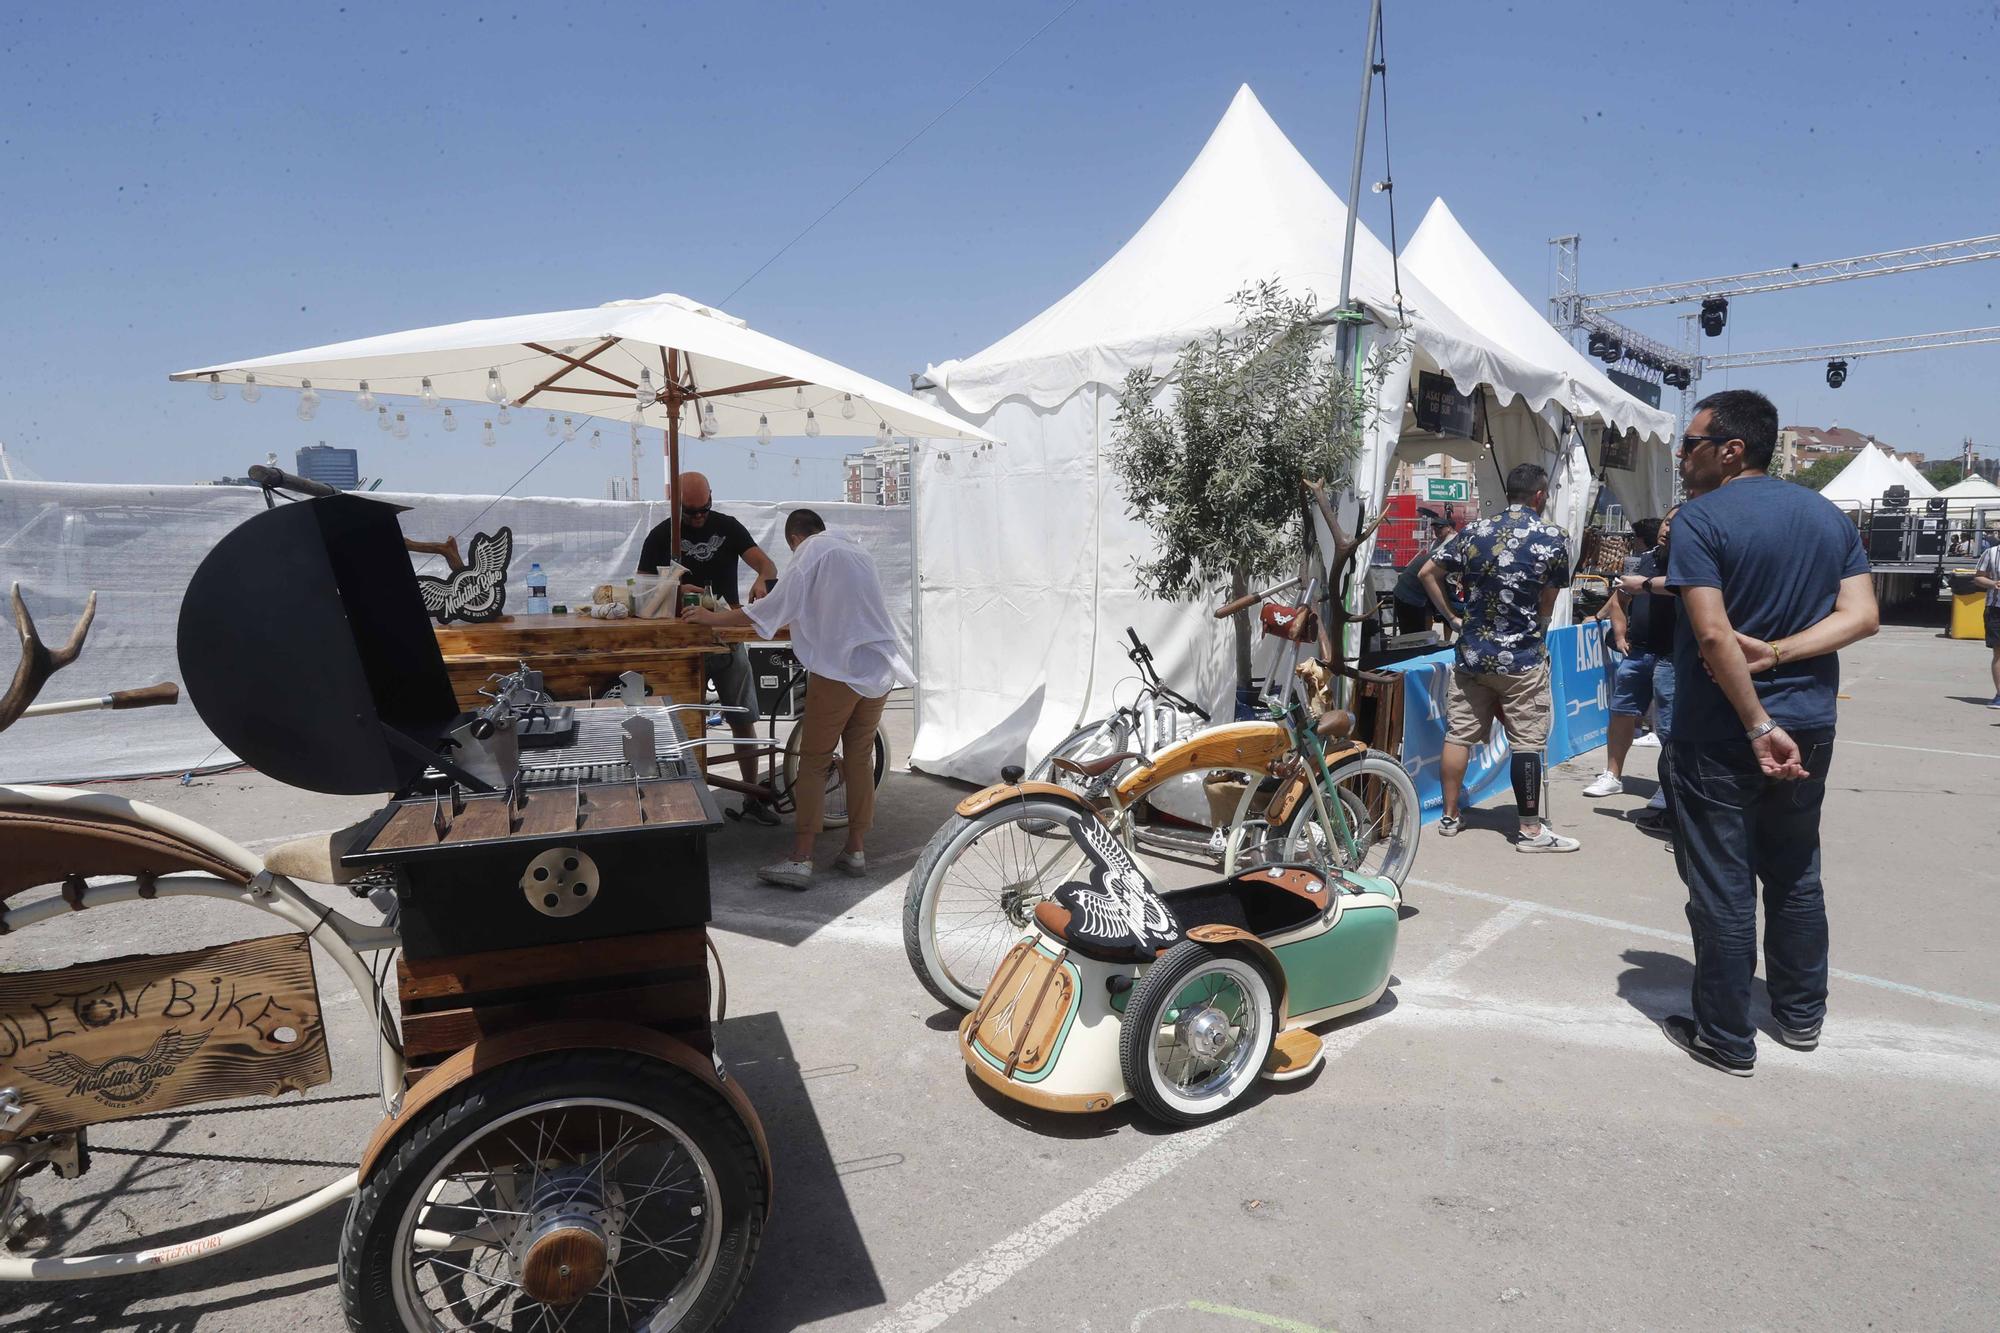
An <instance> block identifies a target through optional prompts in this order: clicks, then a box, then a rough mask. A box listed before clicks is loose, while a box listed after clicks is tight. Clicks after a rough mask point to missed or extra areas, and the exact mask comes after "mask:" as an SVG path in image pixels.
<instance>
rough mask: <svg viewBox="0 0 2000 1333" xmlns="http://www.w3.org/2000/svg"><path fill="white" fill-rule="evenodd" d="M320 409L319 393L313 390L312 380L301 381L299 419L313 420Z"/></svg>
mask: <svg viewBox="0 0 2000 1333" xmlns="http://www.w3.org/2000/svg"><path fill="white" fill-rule="evenodd" d="M318 411H319V395H318V394H317V393H315V392H313V382H312V381H311V380H300V381H299V420H300V421H311V420H312V419H313V416H314V414H315V413H317V412H318Z"/></svg>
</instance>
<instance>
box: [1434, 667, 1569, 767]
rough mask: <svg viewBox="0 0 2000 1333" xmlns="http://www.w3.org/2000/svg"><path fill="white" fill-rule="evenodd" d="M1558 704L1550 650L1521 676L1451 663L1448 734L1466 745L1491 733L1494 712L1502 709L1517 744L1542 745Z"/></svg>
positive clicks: (1510, 739) (1446, 703)
mask: <svg viewBox="0 0 2000 1333" xmlns="http://www.w3.org/2000/svg"><path fill="white" fill-rule="evenodd" d="M1554 709H1555V705H1554V699H1553V697H1552V696H1551V694H1550V691H1549V659H1548V657H1547V656H1546V655H1544V656H1543V658H1542V660H1541V663H1540V664H1539V665H1537V666H1536V667H1535V669H1534V670H1532V671H1529V672H1527V673H1526V674H1524V675H1519V676H1503V675H1501V674H1499V673H1497V672H1484V671H1467V670H1465V669H1463V668H1461V667H1453V668H1452V669H1451V685H1450V687H1449V688H1448V689H1447V690H1446V691H1445V696H1444V719H1445V733H1444V735H1445V739H1446V740H1448V741H1451V742H1453V743H1454V744H1457V745H1466V746H1472V745H1478V744H1480V743H1482V742H1483V741H1485V739H1486V738H1487V736H1488V735H1490V734H1491V733H1492V731H1493V715H1494V713H1495V712H1498V713H1499V715H1500V725H1501V726H1502V727H1503V728H1504V729H1505V730H1506V732H1507V740H1508V742H1509V743H1510V744H1511V745H1513V747H1514V748H1515V749H1516V750H1539V749H1541V748H1542V747H1543V746H1545V745H1547V744H1548V743H1549V723H1550V718H1551V714H1552V713H1553V712H1554Z"/></svg>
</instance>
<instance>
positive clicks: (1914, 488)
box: [1882, 445, 1938, 497]
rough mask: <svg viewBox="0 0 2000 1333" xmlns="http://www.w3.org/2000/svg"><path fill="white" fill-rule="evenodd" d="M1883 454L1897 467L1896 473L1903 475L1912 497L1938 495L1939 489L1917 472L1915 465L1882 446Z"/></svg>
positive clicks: (1904, 482)
mask: <svg viewBox="0 0 2000 1333" xmlns="http://www.w3.org/2000/svg"><path fill="white" fill-rule="evenodd" d="M1882 452H1883V453H1885V454H1887V455H1889V461H1890V462H1891V463H1894V464H1895V465H1896V471H1898V472H1900V473H1902V474H1903V484H1904V485H1905V486H1908V487H1909V488H1910V494H1911V495H1912V496H1922V497H1929V496H1933V495H1936V494H1937V493H1938V489H1937V487H1935V486H1933V485H1931V479H1930V478H1929V477H1926V476H1925V475H1924V474H1923V473H1921V472H1919V471H1917V465H1916V464H1915V463H1912V462H1911V461H1910V460H1909V459H1907V458H1905V457H1903V456H1902V455H1901V454H1899V453H1897V452H1896V451H1895V450H1893V449H1891V448H1889V447H1888V446H1887V445H1884V446H1882Z"/></svg>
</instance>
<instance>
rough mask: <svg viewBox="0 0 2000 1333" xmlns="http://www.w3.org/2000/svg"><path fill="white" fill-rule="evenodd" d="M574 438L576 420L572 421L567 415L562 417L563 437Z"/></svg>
mask: <svg viewBox="0 0 2000 1333" xmlns="http://www.w3.org/2000/svg"><path fill="white" fill-rule="evenodd" d="M575 438H576V422H575V421H574V420H573V419H571V418H569V417H564V418H563V439H565V440H573V439H575Z"/></svg>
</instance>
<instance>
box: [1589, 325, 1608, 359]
mask: <svg viewBox="0 0 2000 1333" xmlns="http://www.w3.org/2000/svg"><path fill="white" fill-rule="evenodd" d="M1609 341H1610V340H1609V339H1607V338H1606V337H1605V336H1604V335H1603V334H1602V333H1599V332H1598V331H1597V330H1596V329H1592V330H1591V331H1590V343H1589V347H1590V354H1591V355H1592V356H1595V357H1602V356H1603V355H1604V349H1605V347H1606V346H1608V345H1609Z"/></svg>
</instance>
